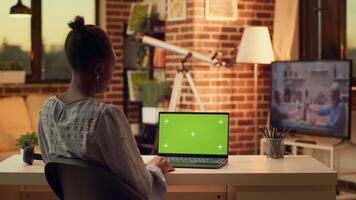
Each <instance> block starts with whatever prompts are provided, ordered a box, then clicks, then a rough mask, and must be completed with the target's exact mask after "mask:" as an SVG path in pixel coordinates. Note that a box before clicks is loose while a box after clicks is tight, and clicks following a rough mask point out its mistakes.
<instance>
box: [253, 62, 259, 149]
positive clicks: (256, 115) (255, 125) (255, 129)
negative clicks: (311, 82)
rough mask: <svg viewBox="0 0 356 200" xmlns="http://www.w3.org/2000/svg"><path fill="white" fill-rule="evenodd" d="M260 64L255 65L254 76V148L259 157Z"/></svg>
mask: <svg viewBox="0 0 356 200" xmlns="http://www.w3.org/2000/svg"><path fill="white" fill-rule="evenodd" d="M257 67H258V64H257V63H255V64H254V65H253V74H254V96H255V101H254V104H255V105H254V109H255V118H254V123H253V125H254V127H255V128H254V137H253V138H254V146H255V154H256V155H257V146H258V145H257V143H258V140H257V139H258V137H257V135H258V69H257Z"/></svg>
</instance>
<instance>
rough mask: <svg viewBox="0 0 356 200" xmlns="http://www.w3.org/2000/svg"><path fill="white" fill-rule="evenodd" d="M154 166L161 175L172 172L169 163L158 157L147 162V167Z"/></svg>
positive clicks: (172, 169) (172, 168)
mask: <svg viewBox="0 0 356 200" xmlns="http://www.w3.org/2000/svg"><path fill="white" fill-rule="evenodd" d="M150 164H154V165H156V166H157V167H159V168H160V169H161V171H162V173H163V174H166V173H168V172H172V171H174V170H175V169H174V167H173V166H172V165H171V163H170V162H169V161H168V160H167V159H165V158H163V157H160V156H155V157H153V158H152V159H151V160H150V161H148V162H147V165H150Z"/></svg>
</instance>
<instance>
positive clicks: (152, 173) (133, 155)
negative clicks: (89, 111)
mask: <svg viewBox="0 0 356 200" xmlns="http://www.w3.org/2000/svg"><path fill="white" fill-rule="evenodd" d="M95 140H96V142H97V144H98V145H99V148H100V150H101V153H102V157H103V159H104V161H105V163H106V165H107V166H108V167H109V168H110V169H111V171H112V172H113V173H115V174H116V175H117V176H118V177H119V178H121V179H123V180H125V181H127V183H128V184H129V185H131V187H133V188H135V189H136V190H137V191H139V192H140V193H141V194H142V195H144V196H146V197H154V196H155V197H156V198H153V199H163V195H164V193H165V191H166V185H165V178H164V176H163V174H162V171H161V169H160V168H158V167H157V166H156V165H152V164H151V165H148V166H145V164H144V162H143V159H142V157H141V155H140V153H139V150H138V148H137V144H136V142H135V140H134V137H133V135H132V133H131V128H130V125H129V123H128V121H127V119H126V117H125V116H124V114H123V113H122V111H120V110H119V109H118V108H116V107H109V108H107V109H106V110H105V111H103V112H102V114H101V116H100V119H99V121H98V124H97V126H96V135H95Z"/></svg>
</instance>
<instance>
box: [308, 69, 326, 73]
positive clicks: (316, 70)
mask: <svg viewBox="0 0 356 200" xmlns="http://www.w3.org/2000/svg"><path fill="white" fill-rule="evenodd" d="M310 72H323V73H325V72H329V71H328V70H327V69H311V70H310Z"/></svg>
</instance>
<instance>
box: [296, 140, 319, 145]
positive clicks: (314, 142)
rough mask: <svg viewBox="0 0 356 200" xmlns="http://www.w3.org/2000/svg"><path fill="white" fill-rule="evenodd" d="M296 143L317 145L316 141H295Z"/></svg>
mask: <svg viewBox="0 0 356 200" xmlns="http://www.w3.org/2000/svg"><path fill="white" fill-rule="evenodd" d="M295 141H296V142H300V143H307V144H316V141H313V140H303V139H301V140H295Z"/></svg>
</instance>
